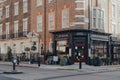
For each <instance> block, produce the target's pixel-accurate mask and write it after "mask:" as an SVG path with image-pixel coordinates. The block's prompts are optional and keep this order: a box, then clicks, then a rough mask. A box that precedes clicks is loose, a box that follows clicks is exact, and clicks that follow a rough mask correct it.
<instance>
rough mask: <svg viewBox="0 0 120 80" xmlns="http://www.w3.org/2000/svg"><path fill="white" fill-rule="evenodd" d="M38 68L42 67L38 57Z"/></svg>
mask: <svg viewBox="0 0 120 80" xmlns="http://www.w3.org/2000/svg"><path fill="white" fill-rule="evenodd" d="M38 67H40V57H38Z"/></svg>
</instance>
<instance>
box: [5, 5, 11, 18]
mask: <svg viewBox="0 0 120 80" xmlns="http://www.w3.org/2000/svg"><path fill="white" fill-rule="evenodd" d="M5 8H6V18H8V17H9V12H10V10H9V9H10V6H9V5H8V6H6V7H5Z"/></svg>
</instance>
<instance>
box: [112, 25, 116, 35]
mask: <svg viewBox="0 0 120 80" xmlns="http://www.w3.org/2000/svg"><path fill="white" fill-rule="evenodd" d="M115 34H116V25H115V24H112V35H113V36H115Z"/></svg>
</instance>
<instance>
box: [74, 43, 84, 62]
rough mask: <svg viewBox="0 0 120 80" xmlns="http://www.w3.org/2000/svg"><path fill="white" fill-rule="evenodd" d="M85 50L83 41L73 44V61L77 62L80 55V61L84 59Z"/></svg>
mask: <svg viewBox="0 0 120 80" xmlns="http://www.w3.org/2000/svg"><path fill="white" fill-rule="evenodd" d="M85 50H86V46H85V43H77V44H75V53H74V59H75V62H79V56H81V57H82V62H85V61H86V51H85Z"/></svg>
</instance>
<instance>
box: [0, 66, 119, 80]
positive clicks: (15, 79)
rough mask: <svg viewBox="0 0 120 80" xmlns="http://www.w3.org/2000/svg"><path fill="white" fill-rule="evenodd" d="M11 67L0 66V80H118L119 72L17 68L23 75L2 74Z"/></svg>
mask: <svg viewBox="0 0 120 80" xmlns="http://www.w3.org/2000/svg"><path fill="white" fill-rule="evenodd" d="M10 70H12V66H7V65H0V80H120V71H111V72H96V73H86V72H82V71H74V70H69V71H68V70H48V69H41V68H30V67H17V70H19V71H23V72H24V73H23V74H10V75H7V74H2V72H3V71H10Z"/></svg>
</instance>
